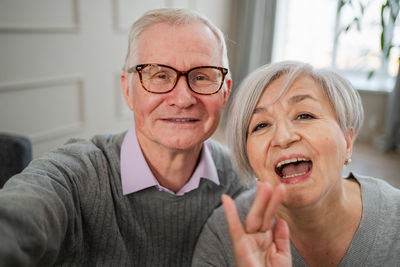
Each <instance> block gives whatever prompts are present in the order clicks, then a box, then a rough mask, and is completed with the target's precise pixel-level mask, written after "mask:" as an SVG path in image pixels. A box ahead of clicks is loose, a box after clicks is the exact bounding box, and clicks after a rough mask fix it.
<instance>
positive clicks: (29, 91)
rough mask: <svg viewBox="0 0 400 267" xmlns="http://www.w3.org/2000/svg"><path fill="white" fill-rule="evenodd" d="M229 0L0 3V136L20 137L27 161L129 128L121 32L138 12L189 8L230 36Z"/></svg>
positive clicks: (124, 36)
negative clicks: (29, 154) (25, 140)
mask: <svg viewBox="0 0 400 267" xmlns="http://www.w3.org/2000/svg"><path fill="white" fill-rule="evenodd" d="M230 5H231V1H230V0H218V1H214V0H145V1H143V0H141V1H137V0H61V1H54V0H35V1H30V0H0V69H1V71H0V132H12V133H16V134H21V135H25V136H28V137H29V138H30V139H31V141H32V143H33V154H34V157H37V156H39V155H42V154H43V153H45V152H46V151H48V150H50V149H52V148H54V147H57V146H59V145H61V144H62V143H64V142H65V141H66V140H67V139H69V138H70V137H84V138H89V137H91V136H92V135H94V134H97V133H112V132H120V131H123V130H125V129H127V127H129V125H130V124H131V123H132V114H131V113H130V112H129V110H128V108H126V107H125V104H124V102H123V99H122V96H121V93H120V87H119V75H120V70H121V67H122V65H123V61H124V57H125V53H126V46H127V32H128V28H129V26H130V25H131V23H132V22H133V21H134V20H135V19H136V18H137V17H138V16H140V15H141V14H142V13H143V12H144V11H146V10H148V9H151V8H156V7H172V6H175V7H189V8H192V9H196V10H198V11H200V12H202V13H203V14H205V15H207V16H208V17H210V18H211V20H213V21H214V23H216V24H217V26H219V27H220V28H221V29H222V30H223V31H225V32H229V31H230V19H231V18H230Z"/></svg>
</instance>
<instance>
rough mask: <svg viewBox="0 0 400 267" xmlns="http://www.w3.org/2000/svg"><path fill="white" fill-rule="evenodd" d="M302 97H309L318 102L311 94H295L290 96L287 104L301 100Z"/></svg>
mask: <svg viewBox="0 0 400 267" xmlns="http://www.w3.org/2000/svg"><path fill="white" fill-rule="evenodd" d="M304 99H311V100H313V101H316V102H318V101H317V99H315V97H313V96H311V95H295V96H292V97H291V98H290V99H289V101H288V102H289V104H291V105H293V104H296V103H299V102H301V101H303V100H304Z"/></svg>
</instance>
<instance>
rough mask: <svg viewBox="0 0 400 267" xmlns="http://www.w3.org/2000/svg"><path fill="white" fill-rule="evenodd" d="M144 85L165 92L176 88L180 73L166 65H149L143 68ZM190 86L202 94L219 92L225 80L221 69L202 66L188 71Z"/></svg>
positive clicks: (150, 89)
mask: <svg viewBox="0 0 400 267" xmlns="http://www.w3.org/2000/svg"><path fill="white" fill-rule="evenodd" d="M141 76H142V81H143V86H144V87H145V89H146V90H148V91H151V92H155V93H163V92H168V91H170V90H171V89H172V88H174V86H175V83H176V80H177V77H178V74H177V72H176V71H175V70H174V69H172V68H168V67H165V66H157V65H148V66H146V67H144V68H143V69H142V70H141ZM187 77H188V78H187V80H188V82H189V87H190V88H191V89H192V90H193V91H195V92H197V93H200V94H213V93H215V92H217V91H218V90H219V89H220V87H221V83H222V81H223V74H222V72H221V70H219V69H216V68H210V67H200V68H195V69H192V70H190V71H189V72H188V73H187Z"/></svg>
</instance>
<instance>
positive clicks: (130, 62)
mask: <svg viewBox="0 0 400 267" xmlns="http://www.w3.org/2000/svg"><path fill="white" fill-rule="evenodd" d="M158 23H169V24H171V25H182V24H194V23H203V24H204V25H206V26H207V27H208V28H209V29H210V30H211V31H212V32H213V33H214V35H215V37H216V38H217V40H218V42H219V45H220V47H221V55H222V64H223V67H225V68H228V69H229V60H228V52H227V48H226V42H225V38H224V34H223V33H222V31H221V30H220V29H219V28H218V27H217V26H215V25H214V24H213V23H212V22H211V21H210V20H209V19H208V18H206V17H205V16H203V15H201V14H200V13H198V12H196V11H194V10H190V9H184V8H160V9H154V10H150V11H148V12H146V13H144V14H143V15H142V16H141V17H140V18H139V19H138V20H136V21H135V22H134V23H133V25H132V26H131V29H130V31H129V39H128V52H127V54H126V58H125V64H124V67H123V70H124V71H128V69H129V68H130V67H132V66H134V65H136V64H138V62H136V57H137V54H136V52H137V51H136V49H137V43H138V40H139V36H140V34H141V33H142V32H143V31H144V30H146V28H148V27H150V26H152V25H155V24H158ZM142 63H154V62H142ZM228 74H229V73H228Z"/></svg>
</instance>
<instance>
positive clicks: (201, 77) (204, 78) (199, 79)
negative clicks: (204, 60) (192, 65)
mask: <svg viewBox="0 0 400 267" xmlns="http://www.w3.org/2000/svg"><path fill="white" fill-rule="evenodd" d="M194 79H195V80H196V81H203V80H207V78H206V77H205V76H204V75H197V76H196V77H194Z"/></svg>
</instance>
